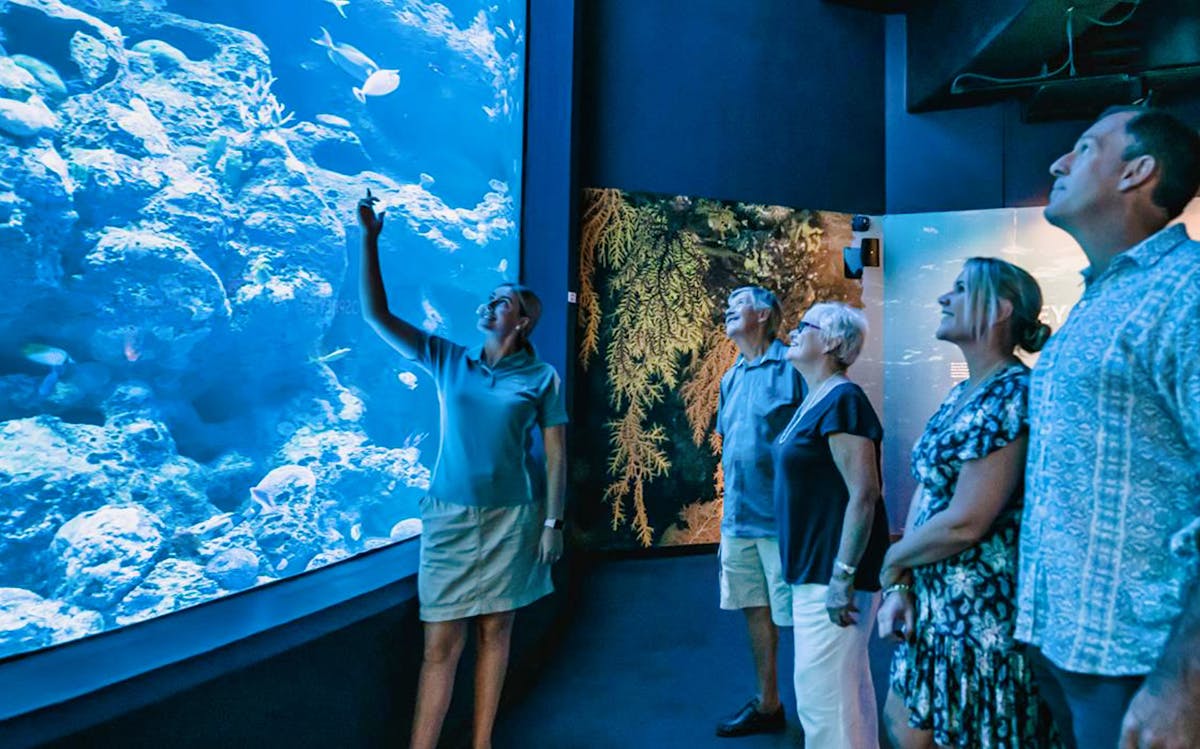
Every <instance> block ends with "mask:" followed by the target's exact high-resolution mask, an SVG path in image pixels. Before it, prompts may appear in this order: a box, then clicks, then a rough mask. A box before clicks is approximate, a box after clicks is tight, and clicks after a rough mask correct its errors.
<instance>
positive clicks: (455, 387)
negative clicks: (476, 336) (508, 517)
mask: <svg viewBox="0 0 1200 749" xmlns="http://www.w3.org/2000/svg"><path fill="white" fill-rule="evenodd" d="M417 361H418V363H420V364H422V365H423V366H424V367H425V368H426V369H428V370H429V373H430V374H431V375H433V378H434V380H435V381H436V382H437V386H438V396H439V400H440V401H441V417H442V425H441V426H442V445H441V454H440V456H439V457H438V462H437V466H436V467H435V468H434V471H433V481H432V482H431V484H430V488H429V495H430V497H432V498H434V499H436V500H438V501H441V502H450V503H453V504H459V505H471V506H475V507H507V506H512V505H522V504H528V503H531V502H533V501H535V499H540V497H536V498H535V497H534V489H533V487H534V486H535V485H537V484H536V483H535V480H534V476H533V472H534V471H536V470H538V467H537V463H536V461H534V460H533V456H532V455H531V454H530V448H531V446H532V445H533V429H534V427H535V426H537V427H543V428H544V427H552V426H558V425H559V424H565V423H567V411H566V407H565V406H564V405H563V397H562V381H561V379H560V378H559V376H558V373H557V372H555V371H554V367H552V366H550V365H549V364H547V363H545V362H543V361H541V360H540V359H538V358H537V356H535V355H534V354H532V353H530V352H528V351H524V350H522V351H515V352H513V353H511V354H509V355H507V356H505V357H504V358H503V359H501V360H500V361H498V362H496V365H495V366H494V367H489V366H488V365H487V362H485V361H484V359H483V347H482V346H476V347H474V348H472V349H467V348H465V347H463V346H459V345H458V344H456V343H453V342H451V341H448V340H446V339H445V338H440V337H438V336H426V337H425V340H424V341H423V344H422V346H421V349H420V352H419V354H418V359H417Z"/></svg>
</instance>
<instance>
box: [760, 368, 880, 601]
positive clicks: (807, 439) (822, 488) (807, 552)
mask: <svg viewBox="0 0 1200 749" xmlns="http://www.w3.org/2000/svg"><path fill="white" fill-rule="evenodd" d="M799 413H800V412H799V411H797V415H799ZM835 433H845V434H854V435H858V436H860V437H866V438H867V439H869V440H871V441H872V442H873V443H875V460H876V466H878V461H879V443H880V441H881V440H882V439H883V426H882V425H881V424H880V423H879V417H878V416H876V415H875V409H873V408H872V407H871V402H870V401H869V400H868V399H867V394H866V393H864V392H863V391H862V388H860V387H859V386H858V385H856V384H854V383H853V382H844V383H842V384H840V385H837V386H835V387H834V388H833V389H832V390H830V391H829V393H827V394H826V395H825V397H823V398H822V399H821V400H820V402H819V403H817V404H816V405H814V406H813V407H812V408H811V409H809V411H808V412H807V413H805V414H804V415H803V416H802V417H801V418H800V419H798V420H797V419H795V418H793V419H792V422H791V423H789V424H788V425H787V427H785V428H784V430H783V432H781V433H780V435H779V437H778V438H776V440H775V442H774V443H773V445H772V448H771V454H772V457H773V459H774V462H775V514H776V517H777V518H778V520H779V552H780V556H781V557H782V560H783V576H784V579H785V580H787V581H788V582H789V583H791V584H793V585H801V584H804V583H817V584H820V585H828V584H829V580H830V578H831V577H832V576H833V561H834V559H836V558H837V552H838V545H839V544H840V543H841V540H842V521H843V520H844V519H845V517H846V507H847V506H848V505H849V504H850V492H849V490H848V489H847V488H846V482H845V481H844V480H843V479H842V474H841V472H839V471H838V468H837V464H836V463H834V461H833V453H831V452H830V450H829V435H831V434H835ZM887 547H888V521H887V512H886V511H885V509H884V506H883V502H882V501H880V502H878V503H876V505H875V519H874V522H873V523H872V524H871V534H870V537H869V539H868V541H867V548H866V551H864V552H863V555H862V558H861V559H859V560H858V565H857V567H858V573H857V574H856V575H855V576H854V587H855V589H856V590H866V591H873V590H879V571H880V568H881V567H882V565H883V555H884V553H885V552H886V551H887ZM843 561H845V562H848V563H849V562H852V561H853V560H843Z"/></svg>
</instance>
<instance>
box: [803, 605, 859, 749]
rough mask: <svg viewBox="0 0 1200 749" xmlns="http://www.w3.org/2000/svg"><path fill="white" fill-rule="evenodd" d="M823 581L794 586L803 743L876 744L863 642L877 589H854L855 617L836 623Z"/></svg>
mask: <svg viewBox="0 0 1200 749" xmlns="http://www.w3.org/2000/svg"><path fill="white" fill-rule="evenodd" d="M828 587H829V586H827V585H817V584H804V585H793V586H792V626H793V627H794V631H795V635H796V666H795V670H794V678H795V682H796V712H797V713H799V716H800V725H802V726H803V727H804V745H805V746H807V747H812V748H813V749H878V748H879V721H878V718H877V713H876V707H875V686H874V684H872V682H871V668H870V664H869V662H868V660H867V643H868V641H869V640H870V638H871V628H872V627H873V626H874V624H875V609H876V608H877V607H878V605H879V594H878V593H864V592H855V594H854V604H855V605H856V606H858V614H857V617H858V623H856V624H852V625H850V626H849V627H839V626H838V625H836V624H834V623H833V622H831V621H829V612H827V611H826V610H825V591H826V590H827V589H828Z"/></svg>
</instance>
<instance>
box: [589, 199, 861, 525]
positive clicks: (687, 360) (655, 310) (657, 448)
mask: <svg viewBox="0 0 1200 749" xmlns="http://www.w3.org/2000/svg"><path fill="white" fill-rule="evenodd" d="M582 210H583V213H582V223H581V228H580V248H579V267H580V290H579V299H578V302H579V316H578V325H579V338H578V340H579V344H580V348H579V363H580V366H581V367H582V368H583V370H584V374H583V375H582V376H580V377H579V379H578V383H577V398H576V400H577V402H580V403H588V404H590V405H589V409H588V410H587V411H586V412H584V413H581V414H578V415H577V416H578V418H577V425H576V429H575V434H576V435H577V439H576V446H575V449H574V451H573V454H572V473H573V475H574V476H575V479H576V480H575V485H576V486H577V487H580V489H579V494H580V505H581V506H582V507H581V509H580V516H581V520H582V521H583V524H584V527H585V529H586V530H585V537H586V540H587V542H588V543H590V544H592V545H595V546H601V547H620V546H631V545H634V546H642V547H648V546H652V545H655V544H688V543H704V542H712V541H716V540H717V539H718V536H719V531H720V519H721V497H722V487H723V477H722V475H721V469H720V462H719V455H720V441H719V436H718V435H717V434H715V432H713V422H714V417H715V416H716V413H717V405H718V397H719V394H720V382H721V376H722V375H723V374H724V372H725V370H727V369H728V368H729V367H730V366H731V365H732V364H733V362H734V361H735V359H736V357H737V349H736V347H735V346H734V344H733V343H732V342H731V341H730V340H729V339H728V338H726V336H725V331H724V326H723V324H722V322H721V319H722V315H723V312H724V308H725V300H726V298H727V297H728V295H729V293H730V292H731V291H732V290H733V289H735V288H737V287H739V286H744V285H748V284H758V285H762V286H765V287H767V288H770V289H772V290H774V291H775V292H776V294H778V296H779V300H780V303H781V304H782V305H783V309H784V320H785V322H786V323H789V324H790V323H794V322H795V321H796V320H797V319H798V318H799V315H800V313H801V312H802V311H803V310H805V309H806V308H807V307H808V306H809V305H810V304H812V303H813V302H814V301H817V300H841V301H846V302H850V303H852V304H861V301H862V287H861V284H860V283H858V282H856V281H850V280H846V279H845V278H844V277H843V273H842V260H841V248H842V247H843V246H844V245H846V244H848V243H849V241H850V239H851V231H850V217H849V216H848V215H846V214H840V213H829V212H819V211H807V210H795V209H791V208H785V207H780V206H765V205H757V204H749V203H737V202H727V201H719V200H710V199H705V198H690V197H685V196H662V195H650V194H642V193H625V192H622V191H620V190H614V189H592V190H586V191H585V193H584V200H583V208H582ZM602 404H604V406H602Z"/></svg>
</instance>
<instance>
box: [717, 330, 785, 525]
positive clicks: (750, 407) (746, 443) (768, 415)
mask: <svg viewBox="0 0 1200 749" xmlns="http://www.w3.org/2000/svg"><path fill="white" fill-rule="evenodd" d="M786 351H787V347H786V346H784V345H783V343H781V342H780V341H778V340H776V341H772V342H771V345H770V346H769V347H768V348H767V352H766V353H765V354H763V355H762V356H760V357H759V358H757V359H755V360H754V361H746V359H745V357H742V356H739V357H738V360H737V362H736V363H734V365H733V366H732V367H730V369H729V371H728V372H726V373H725V376H724V377H722V378H721V402H720V405H719V406H718V408H717V432H718V433H719V434H720V435H721V470H722V471H723V472H724V474H725V509H724V515H723V516H722V518H721V532H722V533H723V534H725V535H727V536H737V537H741V538H769V537H773V536H778V535H779V530H778V528H776V525H775V501H774V494H773V492H774V484H775V471H774V469H773V468H772V462H771V443H772V442H774V441H775V438H776V437H778V436H779V433H780V432H781V431H782V430H783V428H784V427H785V426H787V423H788V422H789V421H791V418H792V414H793V413H795V411H796V407H797V406H799V405H800V402H801V401H803V400H804V379H803V378H802V377H801V376H800V373H799V372H797V371H796V370H795V368H794V367H792V365H791V364H788V362H787V360H786V359H784V358H783V356H784V353H785V352H786Z"/></svg>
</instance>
